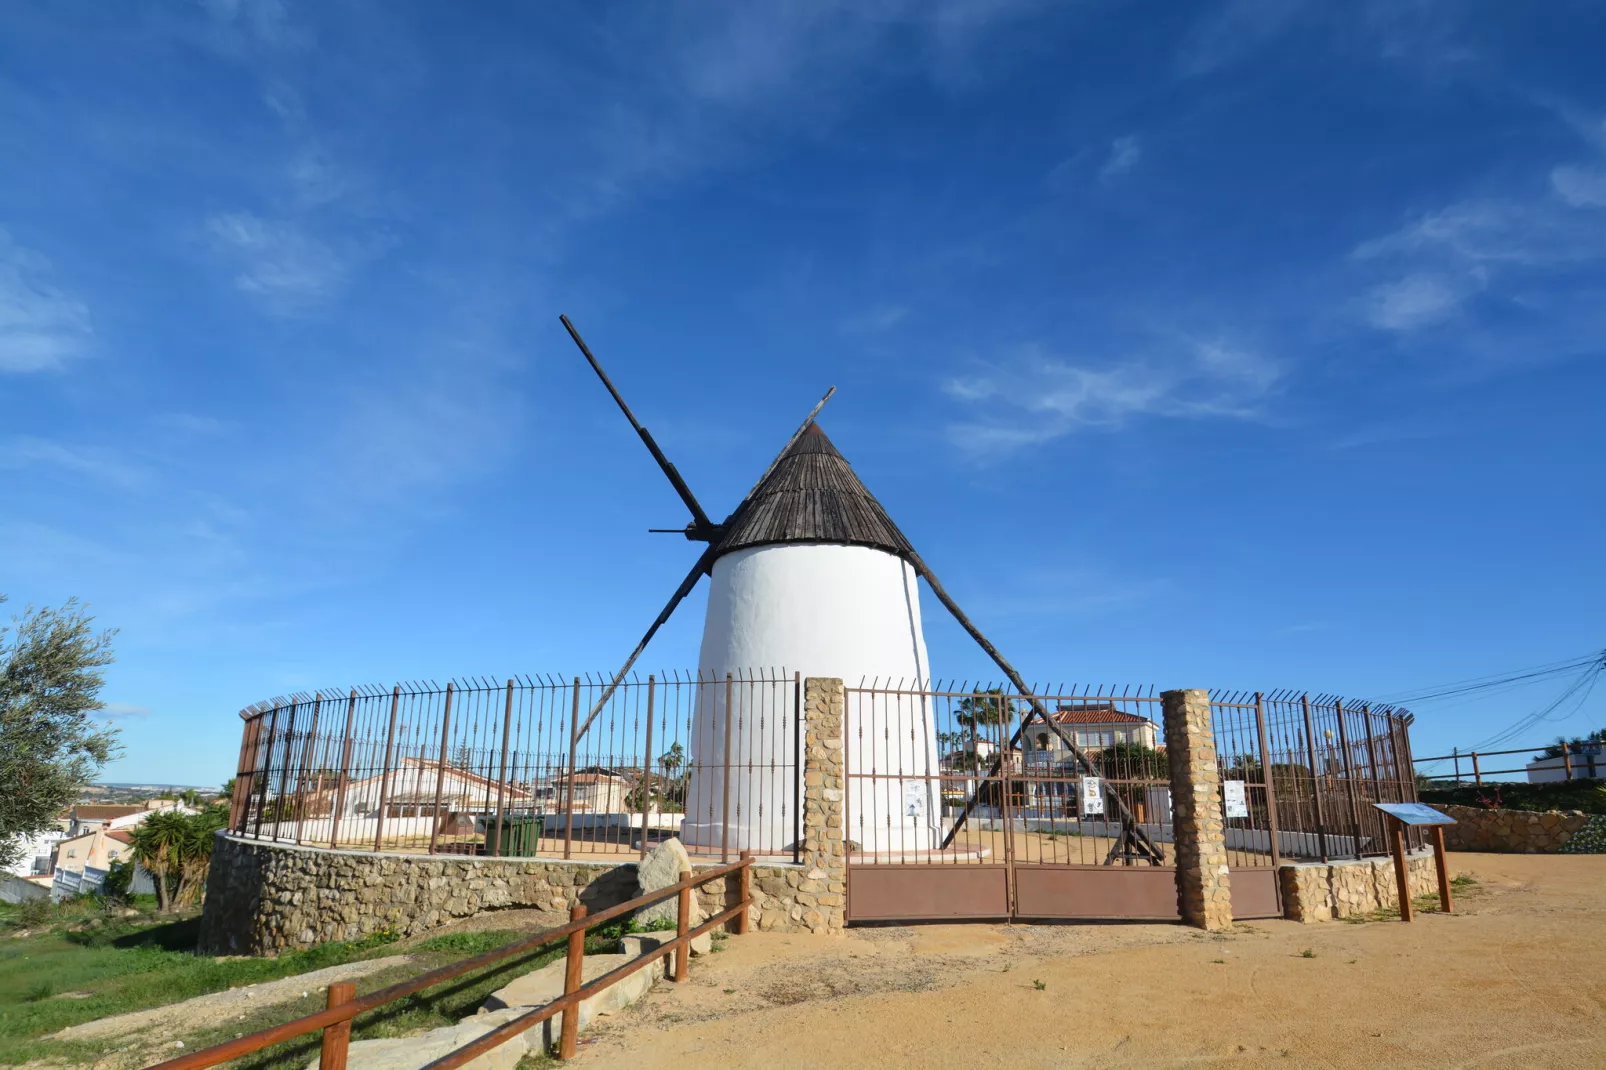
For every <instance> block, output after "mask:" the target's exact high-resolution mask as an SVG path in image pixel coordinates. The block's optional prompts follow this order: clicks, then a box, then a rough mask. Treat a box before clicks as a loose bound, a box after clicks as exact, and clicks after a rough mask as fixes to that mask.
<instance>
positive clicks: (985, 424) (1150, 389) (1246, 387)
mask: <svg viewBox="0 0 1606 1070" xmlns="http://www.w3.org/2000/svg"><path fill="white" fill-rule="evenodd" d="M1281 378H1282V369H1281V367H1280V366H1279V365H1278V364H1277V363H1276V362H1274V361H1272V360H1269V359H1267V358H1265V357H1263V356H1261V355H1259V354H1257V353H1254V352H1251V351H1249V350H1245V349H1240V348H1237V347H1233V346H1228V345H1224V344H1220V343H1215V342H1201V341H1197V340H1191V339H1190V340H1184V341H1183V342H1182V343H1180V344H1179V346H1177V347H1176V348H1175V349H1173V350H1171V351H1168V352H1164V353H1162V354H1160V355H1157V356H1152V357H1146V358H1131V359H1127V360H1123V361H1120V362H1116V363H1109V364H1099V365H1091V364H1086V363H1072V362H1070V361H1067V360H1064V359H1062V358H1059V357H1055V356H1052V355H1050V354H1048V353H1046V352H1044V351H1043V350H1042V349H1041V348H1040V347H1037V346H1030V347H1027V348H1026V349H1025V350H1024V351H1022V352H1021V353H1020V354H1019V355H1018V356H1017V357H1016V358H1015V359H1013V360H1010V361H1006V362H1003V363H999V364H991V365H987V366H985V367H984V369H983V370H982V371H980V372H979V373H977V374H975V375H972V376H969V377H964V378H954V379H950V380H948V381H947V382H946V383H944V384H943V388H944V390H945V391H946V392H947V393H948V394H949V395H950V396H952V397H954V398H956V399H958V400H959V401H961V402H970V403H975V404H976V406H977V408H978V409H980V410H982V411H983V412H984V413H985V414H986V415H983V416H980V417H978V418H975V419H971V420H967V421H962V422H959V423H956V424H953V425H951V426H950V428H949V437H950V438H951V439H952V440H953V441H954V442H955V443H957V444H958V445H960V446H961V447H962V448H964V449H965V450H967V451H969V452H971V453H973V454H978V455H987V454H997V453H1004V452H1008V451H1010V450H1014V449H1019V448H1021V447H1025V446H1031V445H1037V444H1040V443H1043V442H1048V441H1051V440H1053V439H1056V438H1059V437H1061V436H1063V435H1068V434H1072V433H1075V432H1078V431H1088V430H1103V431H1109V430H1115V429H1118V428H1121V427H1123V426H1125V425H1126V424H1127V423H1128V422H1129V421H1131V420H1133V419H1135V418H1139V417H1162V418H1173V419H1175V418H1183V419H1210V418H1217V419H1258V418H1260V417H1261V416H1262V411H1261V408H1260V405H1261V403H1262V402H1263V401H1264V400H1265V399H1266V397H1267V396H1268V395H1269V394H1270V393H1271V392H1272V391H1273V390H1274V389H1275V388H1276V386H1277V384H1278V381H1279V380H1280V379H1281ZM1000 403H1002V404H1000ZM1009 410H1013V411H1009ZM1022 413H1024V414H1025V415H1024V417H1023V416H1022Z"/></svg>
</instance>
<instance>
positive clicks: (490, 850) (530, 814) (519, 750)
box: [230, 671, 801, 861]
mask: <svg viewBox="0 0 1606 1070" xmlns="http://www.w3.org/2000/svg"><path fill="white" fill-rule="evenodd" d="M800 687H801V681H800V680H799V678H798V677H797V675H796V674H795V673H794V674H791V675H787V674H785V673H784V672H781V671H771V672H751V673H740V674H728V675H725V676H721V677H718V678H714V677H698V676H695V675H687V674H673V675H669V676H666V677H662V678H660V677H658V676H649V677H648V678H647V679H645V680H640V679H631V680H627V681H625V682H624V683H622V684H620V685H619V686H617V687H612V686H611V685H610V682H609V680H607V679H605V678H600V677H594V676H593V677H576V678H573V679H571V680H568V681H565V680H562V679H560V678H556V677H530V676H525V677H515V678H513V679H509V680H507V681H505V682H502V681H495V680H489V679H468V680H454V681H452V682H450V683H448V684H446V685H444V686H441V685H437V684H434V683H413V684H401V685H397V686H396V687H394V688H392V689H391V690H389V691H386V690H384V689H382V688H373V687H369V688H353V689H350V690H349V691H347V692H345V693H340V692H327V691H320V692H317V693H315V694H297V695H291V696H288V697H285V698H280V699H275V700H272V701H270V702H263V703H258V704H257V705H255V706H253V707H250V708H249V709H246V710H244V711H242V713H241V716H242V717H243V718H244V720H245V730H244V733H243V738H242V742H241V748H240V763H239V771H238V775H237V776H236V779H235V790H234V797H233V806H232V811H231V815H230V827H231V828H232V829H233V831H234V832H236V833H237V834H240V835H243V836H251V837H256V838H261V839H269V840H276V841H283V842H291V843H297V844H310V845H319V846H325V847H335V848H342V849H366V850H373V851H386V850H388V851H404V852H427V853H430V854H488V855H493V856H494V855H518V856H529V855H537V854H541V855H556V854H561V856H562V857H564V858H572V857H583V856H592V855H604V856H606V855H626V854H637V855H639V856H643V857H644V856H645V855H646V852H647V851H648V850H649V849H650V848H651V846H652V844H653V843H654V842H657V841H660V840H662V839H665V838H667V837H669V836H674V835H679V836H681V837H682V839H683V840H684V841H685V842H686V843H687V845H688V847H689V848H690V849H691V850H692V851H693V853H694V854H699V855H718V856H719V857H720V858H721V859H723V860H727V861H728V860H729V859H730V858H731V857H733V856H734V852H738V851H741V850H744V849H745V850H751V851H753V852H755V853H757V854H761V855H787V854H790V855H792V856H793V857H794V858H795V857H796V855H797V852H798V850H799V849H800V848H799V844H798V839H799V832H798V829H799V796H798V790H799V779H798V776H797V755H798V752H799V747H798V727H799V726H798V708H799V689H800ZM593 713H594V714H595V716H594V717H593V716H592V714H593ZM588 718H589V719H590V723H589V725H588V726H586V727H585V728H584V730H583V731H582V730H581V726H582V724H584V723H585V719H588Z"/></svg>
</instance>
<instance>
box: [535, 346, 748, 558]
mask: <svg viewBox="0 0 1606 1070" xmlns="http://www.w3.org/2000/svg"><path fill="white" fill-rule="evenodd" d="M558 319H559V320H560V321H561V322H562V323H563V329H564V330H566V331H568V332H569V337H570V338H572V339H574V344H575V345H577V346H579V347H580V352H581V353H583V354H585V358H586V361H587V362H588V363H589V364H590V365H591V370H592V371H594V372H596V373H597V378H598V379H601V380H602V385H603V386H605V387H607V388H608V393H609V394H611V395H613V400H614V403H615V404H617V405H618V406H619V411H620V412H622V413H624V414H625V419H627V420H629V421H630V426H631V427H633V428H635V431H636V434H637V435H639V436H640V438H641V441H642V443H643V445H645V446H646V447H647V452H649V453H651V454H652V459H653V460H655V461H657V462H658V467H659V468H661V469H663V472H664V475H665V476H667V477H668V479H669V484H670V486H672V487H674V488H675V493H676V494H678V495H680V500H681V501H683V502H685V503H686V508H687V509H689V510H690V511H691V517H692V522H691V525H690V526H689V527H687V529H686V537H687V538H688V539H695V540H698V541H701V542H713V541H715V540H716V539H717V538H718V534H719V532H718V528H717V526H716V525H715V524H714V522H713V521H712V520H710V519H708V514H707V513H706V512H704V511H703V507H702V505H701V504H700V503H699V502H698V501H697V496H696V495H695V494H693V493H692V492H691V487H689V486H687V485H686V480H685V479H683V478H682V477H681V474H680V470H679V469H678V468H676V467H675V466H674V464H673V463H672V462H671V461H670V460H669V458H668V457H666V456H664V451H663V450H661V449H659V448H658V443H657V441H656V440H655V439H654V438H653V437H652V433H651V432H650V431H648V430H647V429H646V428H645V427H643V426H642V425H641V421H640V420H637V419H636V414H635V413H633V412H631V411H630V406H629V405H626V404H625V399H624V398H623V396H621V395H620V393H619V390H618V388H617V387H615V386H614V385H613V380H612V379H609V378H608V373H607V372H605V371H603V370H602V365H601V364H600V363H599V362H598V361H597V358H596V357H595V356H593V355H592V353H591V347H590V346H588V345H586V343H585V339H584V338H581V337H580V332H579V331H578V330H576V329H575V326H574V324H573V323H571V322H569V317H568V316H559V317H558Z"/></svg>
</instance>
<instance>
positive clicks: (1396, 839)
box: [1372, 803, 1456, 921]
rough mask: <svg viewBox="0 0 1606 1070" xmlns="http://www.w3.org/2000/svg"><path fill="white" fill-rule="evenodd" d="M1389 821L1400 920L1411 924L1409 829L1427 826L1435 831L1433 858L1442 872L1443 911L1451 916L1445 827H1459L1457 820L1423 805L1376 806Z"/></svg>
mask: <svg viewBox="0 0 1606 1070" xmlns="http://www.w3.org/2000/svg"><path fill="white" fill-rule="evenodd" d="M1372 805H1373V806H1375V807H1376V808H1377V809H1379V810H1381V811H1382V812H1383V814H1384V815H1385V816H1386V817H1387V818H1388V819H1389V831H1390V833H1391V835H1390V837H1389V839H1390V840H1391V841H1392V846H1393V855H1394V880H1395V883H1396V884H1397V885H1398V886H1399V891H1400V920H1401V921H1410V920H1411V881H1410V878H1409V875H1408V874H1407V873H1406V870H1405V829H1406V826H1408V825H1410V826H1424V827H1431V828H1432V829H1433V858H1434V861H1435V863H1437V866H1438V871H1439V909H1440V910H1442V911H1444V912H1445V913H1446V914H1448V913H1450V908H1451V903H1450V871H1449V869H1448V868H1447V866H1448V863H1447V862H1446V860H1445V857H1444V826H1445V825H1453V824H1455V823H1456V822H1455V818H1453V817H1451V816H1450V815H1449V814H1445V813H1440V812H1439V811H1438V810H1435V809H1433V807H1431V806H1427V805H1425V804H1423V803H1373V804H1372Z"/></svg>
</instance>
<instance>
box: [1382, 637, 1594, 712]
mask: <svg viewBox="0 0 1606 1070" xmlns="http://www.w3.org/2000/svg"><path fill="white" fill-rule="evenodd" d="M1602 668H1606V650H1598V651H1596V652H1594V653H1593V654H1586V655H1583V656H1581V657H1574V658H1568V659H1566V660H1564V661H1553V662H1549V663H1547V664H1544V665H1534V666H1530V667H1529V668H1526V669H1514V670H1511V671H1509V672H1505V673H1498V674H1495V675H1492V676H1479V677H1473V678H1472V679H1470V680H1459V681H1456V682H1454V683H1449V684H1440V685H1438V686H1436V687H1429V688H1424V689H1422V690H1418V691H1399V692H1395V693H1393V694H1389V695H1380V696H1377V698H1378V700H1379V701H1382V702H1389V703H1392V704H1394V705H1396V706H1402V705H1421V704H1422V703H1425V702H1439V701H1443V700H1444V699H1449V698H1459V697H1463V696H1467V695H1473V694H1478V693H1480V692H1490V693H1498V692H1504V691H1511V690H1515V689H1517V688H1519V687H1527V686H1529V685H1531V684H1533V683H1536V682H1538V681H1540V680H1545V679H1550V678H1551V677H1556V676H1563V675H1566V674H1568V673H1589V672H1599V671H1600V670H1601V669H1602Z"/></svg>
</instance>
